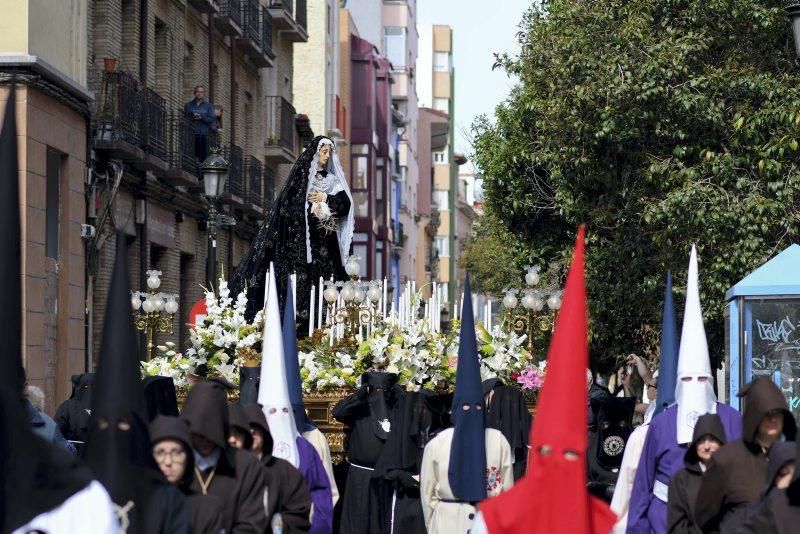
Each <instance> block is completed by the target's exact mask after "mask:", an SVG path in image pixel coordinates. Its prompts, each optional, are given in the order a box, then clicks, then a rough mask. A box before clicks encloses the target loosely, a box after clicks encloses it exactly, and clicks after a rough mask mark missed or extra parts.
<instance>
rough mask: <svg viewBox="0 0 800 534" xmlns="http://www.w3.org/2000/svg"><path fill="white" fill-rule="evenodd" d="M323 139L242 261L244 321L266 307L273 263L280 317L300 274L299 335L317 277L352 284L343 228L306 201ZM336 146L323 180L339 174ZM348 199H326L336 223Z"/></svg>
mask: <svg viewBox="0 0 800 534" xmlns="http://www.w3.org/2000/svg"><path fill="white" fill-rule="evenodd" d="M323 140H327V141H328V142H330V139H328V138H327V137H324V136H317V137H315V138H314V139H313V140H312V141H311V143H310V144H309V145H308V147H307V148H306V149H305V150H304V151H303V153H302V154H301V155H300V157H299V158H298V159H297V161H296V162H295V164H294V167H292V170H291V171H290V173H289V178H288V179H287V180H286V183H285V185H284V186H283V189H282V190H281V192H280V194H279V195H278V198H277V199H275V203H274V205H273V208H272V212H271V213H270V215H269V217H267V220H266V221H265V223H264V225H263V226H262V227H261V229H260V230H259V231H258V235H256V237H255V239H254V240H253V244H252V245H251V247H250V249H249V250H248V251H247V253H246V254H245V256H244V257H243V258H242V261H241V262H240V264H239V268H238V269H237V270H236V273H235V274H234V276H233V279H232V280H231V283H230V289H231V294H232V295H237V294H238V293H239V292H240V291H242V290H243V289H244V288H245V287H246V288H247V311H246V313H245V316H246V317H247V319H248V320H252V318H253V317H254V316H255V314H256V313H257V312H258V310H260V309H262V308H263V307H264V281H265V274H266V272H267V270H269V264H270V262H274V264H275V280H276V281H277V284H278V301H279V305H280V310H281V313H283V310H284V305H285V297H286V284H287V280H288V278H289V275H291V274H292V273H297V298H296V299H297V306H296V308H297V322H298V324H299V325H300V327H299V329H298V332H299V333H300V334H301V335H302V334H303V333H305V332H308V321H309V301H310V292H311V288H312V287H313V286H316V285H317V284H318V283H319V278H320V277H322V278H323V279H324V280H329V279H330V278H331V277H333V278H334V280H336V281H338V280H347V279H349V277H348V276H347V273H346V272H345V270H344V264H343V261H342V254H341V250H340V244H339V239H338V234H339V232H340V229H335V230H334V229H325V228H323V227H322V226H321V224H320V222H319V220H318V219H317V218H316V216H315V215H313V214H312V213H311V203H310V202H308V200H307V196H306V195H307V190H308V187H307V186H308V180H309V169H310V168H311V165H312V164H313V161H314V159H315V156H316V154H317V152H318V150H319V148H320V146H322V145H321V143H322V141H323ZM334 146H335V145H331V155H330V160H329V163H328V166H327V168H326V169H323V170H322V171H321V173H320V175H319V176H323V177H325V176H327V174H328V172H335V171H336V169H335V168H334V167H333V164H332V162H333V161H334V159H335V158H336V157H337V156H336V154H335V151H334ZM337 161H338V160H337ZM336 165H337V166H338V163H337V164H336ZM339 169H340V168H339ZM345 186H346V179H345ZM348 195H349V192H347V191H340V192H338V193H335V194H329V195H328V198H327V201H326V202H327V205H328V207H329V208H330V211H331V214H332V215H333V217H335V218H336V220H345V219H346V218H347V217H348V214H350V212H351V209H352V206H351V201H350V197H349V196H348ZM306 220H307V221H308V235H309V244H310V247H311V262H310V263H309V262H308V257H307V250H306ZM350 237H351V238H352V236H350ZM348 249H349V244H348ZM248 400H250V399H248Z"/></svg>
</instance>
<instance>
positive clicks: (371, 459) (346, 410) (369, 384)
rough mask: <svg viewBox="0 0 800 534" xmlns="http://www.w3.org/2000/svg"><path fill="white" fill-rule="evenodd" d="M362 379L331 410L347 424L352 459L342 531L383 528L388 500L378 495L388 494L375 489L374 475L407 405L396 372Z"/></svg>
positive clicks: (347, 533)
mask: <svg viewBox="0 0 800 534" xmlns="http://www.w3.org/2000/svg"><path fill="white" fill-rule="evenodd" d="M361 383H362V386H361V387H360V388H359V390H358V391H356V392H355V393H354V394H352V395H350V396H349V397H347V398H345V399H342V400H341V401H339V403H338V404H337V405H336V406H335V407H334V408H333V411H332V415H333V417H335V418H336V420H337V421H339V422H341V423H343V424H344V425H345V442H346V450H347V460H348V461H349V462H350V469H349V471H348V474H347V485H346V487H345V490H344V497H343V499H342V521H341V523H340V525H339V531H340V532H341V533H342V534H350V533H352V534H364V533H367V532H370V533H379V532H383V525H382V520H383V518H385V517H386V516H385V515H383V514H381V512H380V510H381V509H386V508H385V507H386V503H381V502H379V499H384V498H385V497H386V496H385V494H384V493H382V492H381V493H380V494H376V493H375V492H374V487H373V486H372V479H373V474H374V470H375V467H376V465H377V464H378V461H379V459H380V457H381V454H382V452H383V450H384V446H385V445H386V442H387V439H388V438H389V434H391V433H393V432H394V431H395V427H394V425H395V421H397V420H398V417H399V413H400V412H401V411H402V410H404V409H405V404H404V403H405V401H406V397H405V391H403V389H402V388H401V387H400V386H398V385H397V375H395V374H390V373H378V372H367V373H364V375H363V376H362V377H361ZM398 430H400V429H398ZM406 437H407V436H406ZM389 506H391V504H390V503H389Z"/></svg>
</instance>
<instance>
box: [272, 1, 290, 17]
mask: <svg viewBox="0 0 800 534" xmlns="http://www.w3.org/2000/svg"><path fill="white" fill-rule="evenodd" d="M293 5H294V2H293V0H272V1H271V2H270V4H269V6H270V7H273V8H275V7H282V8H283V10H284V11H286V12H287V13H289V14H290V15H294V10H293V8H292V6H293Z"/></svg>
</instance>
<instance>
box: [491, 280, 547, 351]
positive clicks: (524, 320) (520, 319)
mask: <svg viewBox="0 0 800 534" xmlns="http://www.w3.org/2000/svg"><path fill="white" fill-rule="evenodd" d="M525 271H526V272H525V277H524V278H525V285H526V286H527V287H526V288H525V289H522V290H519V289H506V290H505V295H504V296H503V301H502V302H503V308H505V310H506V324H507V325H508V326H507V327H508V328H509V329H510V330H513V331H514V332H516V333H517V334H519V335H521V334H523V333H524V334H526V335H527V337H528V339H527V342H528V351H529V352H531V353H533V334H534V332H535V329H536V327H537V326H538V328H539V330H542V331H547V330H550V329H551V325H552V323H551V322H550V319H549V318H548V317H547V315H544V316H542V317H540V318H539V319H538V321H537V320H536V314H537V313H539V312H541V311H542V310H543V309H544V307H545V304H546V305H547V307H548V308H549V309H550V310H552V311H553V312H555V311H558V309H559V308H561V291H554V292H552V293H551V294H550V295H549V296H546V295H545V294H543V293H542V292H541V291H539V290H538V289H535V287H536V286H537V285H538V284H539V280H540V276H539V267H538V266H529V265H526V266H525ZM520 291H521V292H522V299H521V300H520V299H518V298H517V295H518V293H519V292H520ZM518 304H522V307H523V308H524V309H525V313H524V314H519V315H517V314H515V313H514V310H515V309H516V308H517V305H518Z"/></svg>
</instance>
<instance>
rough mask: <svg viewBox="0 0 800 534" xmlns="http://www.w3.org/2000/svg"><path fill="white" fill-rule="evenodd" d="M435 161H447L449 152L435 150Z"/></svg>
mask: <svg viewBox="0 0 800 534" xmlns="http://www.w3.org/2000/svg"><path fill="white" fill-rule="evenodd" d="M433 162H434V163H447V152H444V151H441V152H434V153H433Z"/></svg>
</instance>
